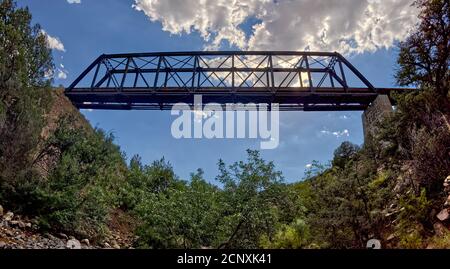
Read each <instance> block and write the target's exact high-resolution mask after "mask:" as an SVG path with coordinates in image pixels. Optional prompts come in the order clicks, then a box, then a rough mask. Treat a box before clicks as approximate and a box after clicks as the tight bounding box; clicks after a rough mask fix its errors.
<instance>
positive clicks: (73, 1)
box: [67, 0, 81, 4]
mask: <svg viewBox="0 0 450 269" xmlns="http://www.w3.org/2000/svg"><path fill="white" fill-rule="evenodd" d="M67 3H69V4H81V0H67Z"/></svg>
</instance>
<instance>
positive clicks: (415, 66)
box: [396, 0, 450, 98]
mask: <svg viewBox="0 0 450 269" xmlns="http://www.w3.org/2000/svg"><path fill="white" fill-rule="evenodd" d="M415 6H416V7H417V8H419V9H420V15H419V18H420V20H421V22H420V24H419V25H418V27H417V29H416V31H415V32H414V33H413V34H411V35H410V36H409V38H408V39H407V40H406V41H405V42H402V43H401V44H400V54H399V57H398V66H399V68H398V71H397V74H396V78H397V81H398V82H399V84H400V85H403V86H407V85H411V84H413V85H417V86H423V87H432V88H434V90H435V92H436V93H437V94H439V95H440V96H441V98H446V97H447V95H448V87H449V84H448V82H449V81H450V77H449V76H450V72H449V66H450V50H449V44H450V42H449V41H450V40H449V38H450V3H449V2H448V1H446V0H417V1H416V2H415Z"/></svg>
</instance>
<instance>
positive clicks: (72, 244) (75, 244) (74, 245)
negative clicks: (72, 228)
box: [66, 239, 81, 249]
mask: <svg viewBox="0 0 450 269" xmlns="http://www.w3.org/2000/svg"><path fill="white" fill-rule="evenodd" d="M66 248H68V249H81V243H80V241H78V240H76V239H70V240H69V241H67V244H66Z"/></svg>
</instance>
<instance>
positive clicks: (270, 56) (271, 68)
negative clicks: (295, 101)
mask: <svg viewBox="0 0 450 269" xmlns="http://www.w3.org/2000/svg"><path fill="white" fill-rule="evenodd" d="M269 72H270V79H271V83H270V84H268V85H267V86H268V87H270V89H271V92H272V93H275V74H274V72H273V58H272V55H269Z"/></svg>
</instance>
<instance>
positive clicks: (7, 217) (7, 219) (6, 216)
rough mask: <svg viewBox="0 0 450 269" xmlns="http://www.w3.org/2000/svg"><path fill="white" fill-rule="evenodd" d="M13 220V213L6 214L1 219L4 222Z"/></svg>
mask: <svg viewBox="0 0 450 269" xmlns="http://www.w3.org/2000/svg"><path fill="white" fill-rule="evenodd" d="M13 218H14V213H13V212H11V211H10V212H8V213H6V214H5V215H4V216H3V219H4V220H6V221H11V220H12V219H13Z"/></svg>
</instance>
